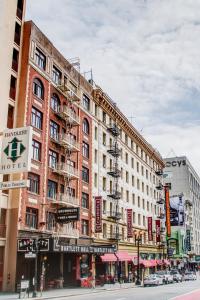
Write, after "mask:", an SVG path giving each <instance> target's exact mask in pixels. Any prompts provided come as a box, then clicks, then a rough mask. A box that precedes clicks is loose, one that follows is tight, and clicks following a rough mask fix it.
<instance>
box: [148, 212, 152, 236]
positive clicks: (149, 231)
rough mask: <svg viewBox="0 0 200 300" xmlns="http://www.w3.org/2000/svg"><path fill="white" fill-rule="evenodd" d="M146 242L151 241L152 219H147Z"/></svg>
mask: <svg viewBox="0 0 200 300" xmlns="http://www.w3.org/2000/svg"><path fill="white" fill-rule="evenodd" d="M148 240H149V241H153V233H152V217H148Z"/></svg>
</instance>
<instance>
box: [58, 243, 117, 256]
mask: <svg viewBox="0 0 200 300" xmlns="http://www.w3.org/2000/svg"><path fill="white" fill-rule="evenodd" d="M53 250H54V251H56V252H70V253H93V254H105V253H115V252H116V247H114V246H113V247H104V246H81V245H60V244H58V243H57V242H56V240H54V249H53Z"/></svg>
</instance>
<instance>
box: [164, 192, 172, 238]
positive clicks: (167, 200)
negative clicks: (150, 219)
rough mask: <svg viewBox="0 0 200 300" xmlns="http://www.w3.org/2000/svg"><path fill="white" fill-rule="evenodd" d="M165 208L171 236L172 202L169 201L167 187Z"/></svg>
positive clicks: (168, 233) (168, 234) (168, 232)
mask: <svg viewBox="0 0 200 300" xmlns="http://www.w3.org/2000/svg"><path fill="white" fill-rule="evenodd" d="M165 209H166V227H167V237H170V236H171V220H170V202H169V190H168V188H165Z"/></svg>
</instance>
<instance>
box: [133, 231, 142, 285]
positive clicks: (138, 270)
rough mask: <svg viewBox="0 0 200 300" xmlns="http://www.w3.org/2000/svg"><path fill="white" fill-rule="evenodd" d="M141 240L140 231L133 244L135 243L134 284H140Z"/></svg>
mask: <svg viewBox="0 0 200 300" xmlns="http://www.w3.org/2000/svg"><path fill="white" fill-rule="evenodd" d="M141 242H142V237H141V232H139V233H137V235H136V236H135V244H136V245H137V279H136V282H135V284H136V285H140V284H141V280H140V243H141Z"/></svg>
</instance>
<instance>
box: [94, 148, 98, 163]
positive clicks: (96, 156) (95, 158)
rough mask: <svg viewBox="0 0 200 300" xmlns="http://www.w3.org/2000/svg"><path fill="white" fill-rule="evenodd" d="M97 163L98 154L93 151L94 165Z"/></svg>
mask: <svg viewBox="0 0 200 300" xmlns="http://www.w3.org/2000/svg"><path fill="white" fill-rule="evenodd" d="M97 161H98V152H97V149H95V150H94V162H95V164H97Z"/></svg>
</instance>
